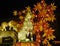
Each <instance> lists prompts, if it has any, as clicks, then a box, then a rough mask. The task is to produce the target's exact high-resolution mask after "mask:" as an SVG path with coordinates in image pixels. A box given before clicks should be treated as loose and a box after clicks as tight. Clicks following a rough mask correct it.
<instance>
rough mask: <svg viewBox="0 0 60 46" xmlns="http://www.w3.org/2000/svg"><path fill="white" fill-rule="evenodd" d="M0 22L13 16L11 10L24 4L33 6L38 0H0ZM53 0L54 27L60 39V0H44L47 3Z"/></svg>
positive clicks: (19, 8)
mask: <svg viewBox="0 0 60 46" xmlns="http://www.w3.org/2000/svg"><path fill="white" fill-rule="evenodd" d="M0 2H1V4H0V23H1V22H3V21H9V20H11V19H12V18H13V17H14V16H13V15H12V12H13V10H22V9H24V8H25V7H26V6H28V5H29V6H31V7H33V4H36V3H37V2H39V0H2V1H0ZM53 2H55V5H56V6H57V9H56V11H55V15H56V22H55V23H54V25H53V26H54V27H55V29H56V32H55V33H56V37H57V38H56V39H57V40H60V36H59V35H60V13H59V12H60V1H59V0H46V3H47V4H50V3H53Z"/></svg>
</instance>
